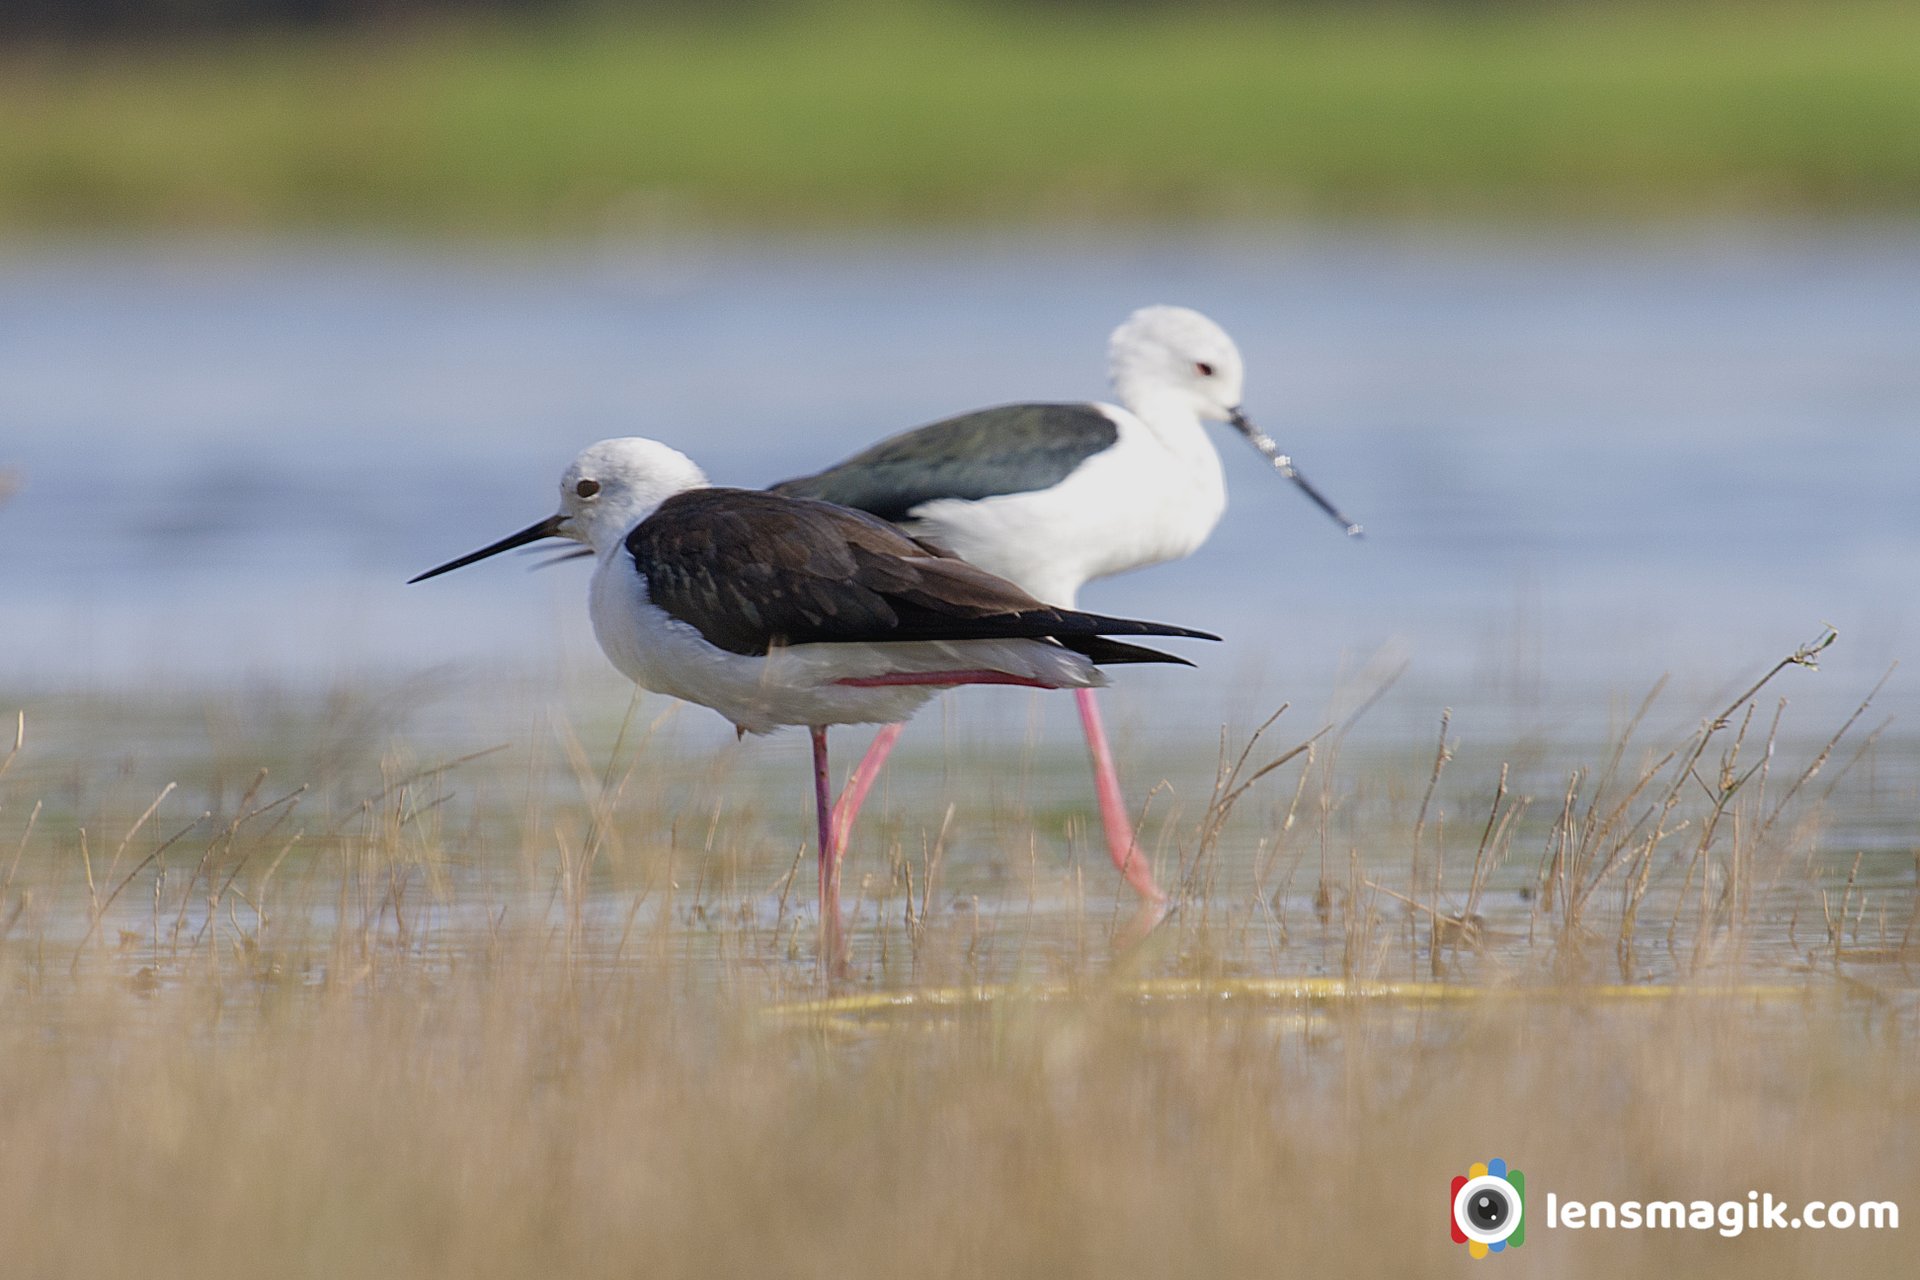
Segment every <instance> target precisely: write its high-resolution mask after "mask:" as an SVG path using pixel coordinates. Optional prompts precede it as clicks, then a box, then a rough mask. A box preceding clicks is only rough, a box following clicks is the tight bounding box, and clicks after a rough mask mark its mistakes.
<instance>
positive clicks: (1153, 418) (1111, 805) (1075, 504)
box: [772, 306, 1361, 904]
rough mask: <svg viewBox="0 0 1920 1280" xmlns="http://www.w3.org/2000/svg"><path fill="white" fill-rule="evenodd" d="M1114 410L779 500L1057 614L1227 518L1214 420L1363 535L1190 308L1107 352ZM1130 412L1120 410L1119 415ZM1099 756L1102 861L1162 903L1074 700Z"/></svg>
mask: <svg viewBox="0 0 1920 1280" xmlns="http://www.w3.org/2000/svg"><path fill="white" fill-rule="evenodd" d="M1108 367H1109V373H1110V376H1111V379H1112V383H1113V389H1114V392H1115V394H1116V395H1117V396H1118V397H1119V399H1120V404H1119V405H1112V404H1097V403H1078V404H1015V405H1005V406H1002V407H1000V408H995V409H984V410H981V411H979V412H976V413H969V414H964V415H962V416H960V417H957V418H949V419H946V420H944V421H941V422H936V423H933V424H932V425H930V426H925V427H920V428H918V429H917V430H913V431H908V432H906V433H904V434H902V435H898V436H894V437H892V438H891V439H888V440H884V441H882V442H881V443H879V444H877V445H874V446H873V447H872V448H870V449H868V450H866V451H865V452H863V453H859V454H856V455H855V456H853V457H851V458H849V459H847V460H846V461H845V462H842V463H840V464H839V465H838V466H834V467H830V468H828V469H827V470H825V471H822V472H819V473H818V474H816V475H811V476H804V477H801V478H799V479H796V480H788V481H785V482H784V483H781V484H777V485H774V486H773V487H772V492H774V493H779V494H785V495H788V496H792V497H807V498H818V499H822V500H824V501H827V502H833V503H837V504H839V505H841V506H846V507H853V508H857V509H859V510H862V511H866V512H869V513H871V514H873V515H876V516H879V517H880V518H881V519H884V520H889V521H892V522H894V523H896V524H898V525H899V526H900V527H901V528H903V529H905V530H906V531H907V532H908V533H909V534H911V535H912V536H913V537H915V538H918V539H922V540H924V541H925V542H927V543H930V544H932V545H935V546H938V547H942V548H944V549H946V550H949V551H951V552H953V553H954V554H956V555H958V556H960V557H961V558H962V559H965V560H967V561H969V562H971V563H973V564H976V565H978V566H980V567H981V568H983V569H985V570H987V571H988V572H990V573H993V574H997V575H998V576H1000V577H1002V578H1005V579H1006V580H1008V581H1009V582H1012V583H1015V584H1017V585H1018V586H1019V587H1021V588H1023V589H1024V590H1025V591H1026V592H1027V593H1028V594H1029V595H1031V596H1033V597H1034V598H1036V599H1039V600H1043V601H1045V602H1046V603H1048V604H1050V605H1054V606H1056V607H1058V608H1062V609H1072V608H1074V607H1075V604H1076V601H1077V598H1078V596H1079V592H1080V588H1081V587H1082V586H1083V585H1085V584H1086V583H1087V582H1089V581H1091V580H1092V579H1095V578H1102V577H1106V576H1107V575H1109V574H1114V573H1121V572H1124V571H1126V570H1128V569H1137V568H1140V567H1142V566H1145V565H1150V564H1159V563H1161V562H1163V561H1167V560H1177V559H1180V558H1182V557H1184V556H1189V555H1192V554H1193V553H1194V552H1195V551H1197V550H1198V549H1199V548H1200V546H1201V544H1202V543H1204V542H1205V541H1206V540H1207V537H1208V535H1210V534H1211V533H1212V532H1213V529H1214V526H1215V525H1217V524H1219V522H1220V517H1221V515H1222V513H1223V512H1225V510H1226V506H1227V488H1226V480H1225V477H1224V476H1223V474H1222V472H1221V469H1220V455H1219V454H1218V453H1217V452H1215V450H1214V447H1213V441H1212V440H1211V439H1209V438H1208V435H1207V430H1206V424H1207V423H1208V422H1224V423H1227V424H1229V425H1231V426H1232V427H1233V428H1234V429H1235V430H1236V431H1238V432H1239V433H1240V434H1241V435H1242V436H1244V437H1245V438H1246V439H1247V440H1248V442H1249V443H1251V444H1252V445H1253V447H1254V448H1256V449H1258V450H1259V451H1260V452H1261V454H1262V455H1264V456H1265V457H1266V458H1267V459H1268V461H1269V462H1271V463H1272V464H1273V466H1274V468H1275V469H1276V470H1278V471H1280V472H1281V473H1282V474H1283V475H1285V476H1286V477H1287V478H1288V479H1290V480H1292V481H1293V482H1294V483H1295V484H1296V485H1298V486H1299V487H1300V489H1301V490H1302V491H1303V492H1304V493H1305V494H1306V495H1307V497H1309V498H1311V499H1312V500H1313V502H1314V503H1315V504H1316V505H1317V506H1319V507H1320V508H1321V510H1323V511H1325V512H1326V513H1327V514H1328V515H1330V516H1332V517H1333V518H1334V519H1335V520H1337V521H1338V522H1339V523H1340V525H1341V527H1342V528H1344V529H1345V530H1346V532H1347V533H1348V534H1349V535H1353V536H1357V535H1358V534H1359V533H1360V531H1361V530H1360V526H1359V525H1358V524H1355V523H1354V522H1353V521H1351V520H1349V519H1348V518H1347V517H1346V516H1344V515H1342V514H1341V513H1340V511H1339V510H1338V509H1337V508H1335V507H1334V506H1333V504H1332V503H1330V502H1328V501H1327V500H1326V498H1324V497H1322V496H1321V494H1320V492H1319V491H1318V490H1316V489H1315V488H1314V487H1313V486H1312V485H1310V484H1308V483H1307V481H1306V478H1305V477H1304V476H1302V475H1301V474H1300V473H1299V471H1298V470H1296V469H1295V468H1294V465H1293V461H1292V459H1290V458H1289V457H1287V455H1286V454H1284V453H1282V452H1280V450H1279V448H1278V446H1276V445H1275V444H1274V442H1273V441H1272V440H1271V439H1269V438H1268V437H1267V435H1266V434H1265V433H1264V432H1262V431H1261V430H1260V429H1259V428H1258V427H1256V426H1254V424H1253V422H1252V421H1251V420H1250V419H1249V418H1248V417H1247V415H1246V414H1245V413H1244V412H1243V411H1242V409H1241V403H1240V401H1241V392H1242V389H1243V384H1244V369H1243V366H1242V362H1241V359H1240V350H1239V348H1238V347H1236V346H1235V345H1234V343H1233V339H1231V338H1229V337H1228V336H1227V335H1226V332H1225V331H1224V330H1222V329H1221V328H1220V326H1219V325H1217V324H1215V323H1214V322H1213V321H1211V320H1209V319H1208V318H1207V317H1205V316H1203V315H1201V314H1200V313H1199V312H1197V311H1193V310H1189V309H1188V308H1185V307H1167V306H1156V307H1144V308H1142V309H1140V310H1138V311H1135V312H1134V313H1133V314H1132V315H1131V316H1129V317H1127V320H1126V322H1125V323H1124V324H1122V325H1121V326H1120V327H1119V328H1118V329H1116V330H1114V332H1113V336H1112V338H1111V340H1110V341H1109V344H1108ZM1123 406H1124V407H1123ZM1074 696H1075V698H1076V700H1077V701H1078V704H1079V711H1080V719H1081V724H1082V727H1083V729H1084V730H1085V733H1086V738H1087V747H1088V750H1089V752H1090V754H1091V755H1092V759H1093V768H1094V777H1095V784H1096V789H1097V792H1098V796H1099V802H1100V814H1101V820H1102V825H1103V826H1104V827H1105V829H1106V836H1107V849H1108V852H1109V854H1110V855H1111V856H1112V858H1113V862H1114V865H1115V866H1116V867H1118V868H1119V870H1120V872H1121V874H1122V875H1124V876H1125V877H1126V879H1127V882H1128V883H1129V884H1130V885H1132V886H1133V888H1134V890H1135V891H1136V892H1138V893H1139V895H1140V896H1141V897H1142V898H1143V899H1145V900H1146V901H1147V902H1148V903H1149V904H1159V903H1161V902H1163V901H1164V898H1163V895H1162V894H1161V892H1160V889H1159V887H1158V886H1157V885H1156V884H1155V883H1154V879H1153V873H1152V870H1151V869H1150V868H1149V867H1148V865H1147V861H1146V857H1145V855H1144V854H1142V853H1141V852H1140V850H1139V848H1138V847H1137V846H1136V844H1135V842H1134V837H1133V827H1132V824H1131V821H1130V819H1129V817H1128V814H1127V808H1126V803H1125V801H1124V799H1123V798H1122V794H1121V790H1120V783H1119V779H1118V777H1117V776H1116V774H1115V772H1114V767H1113V757H1112V753H1111V751H1110V749H1109V748H1108V744H1107V737H1106V731H1105V729H1104V728H1103V727H1102V725H1101V721H1100V709H1099V704H1098V703H1097V702H1096V701H1095V699H1094V695H1093V690H1092V688H1091V687H1090V686H1083V687H1081V688H1079V689H1078V690H1077V691H1076V692H1075V695H1074ZM899 732H900V730H899V727H898V726H897V725H894V726H889V727H888V728H886V729H883V730H882V731H881V732H880V734H879V736H877V737H876V738H875V739H874V741H873V746H872V747H871V748H870V749H869V750H868V752H867V755H866V757H865V758H864V759H863V760H862V761H861V762H860V765H859V768H858V769H856V770H855V772H854V776H853V779H852V781H851V782H850V783H849V784H848V788H847V794H848V796H849V797H850V798H851V803H852V804H853V805H854V806H856V807H857V805H858V803H859V799H860V798H861V797H862V796H864V795H865V794H866V790H867V788H868V787H870V786H871V785H872V782H873V777H874V775H875V774H876V773H877V772H878V770H879V768H880V765H881V763H882V762H883V761H884V760H885V759H886V756H887V753H888V752H889V751H890V750H892V748H893V744H894V742H895V741H896V740H897V739H898V737H899Z"/></svg>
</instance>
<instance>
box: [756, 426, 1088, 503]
mask: <svg viewBox="0 0 1920 1280" xmlns="http://www.w3.org/2000/svg"><path fill="white" fill-rule="evenodd" d="M1119 438H1120V428H1119V427H1117V426H1115V425H1114V422H1113V419H1111V418H1109V417H1108V416H1107V415H1106V414H1104V413H1102V412H1101V411H1100V410H1099V409H1098V408H1096V407H1094V406H1093V405H1090V404H1010V405H1003V406H1001V407H1000V408H997V409H982V410H979V411H978V412H976V413H968V414H963V415H961V416H960V417H958V418H948V419H946V420H944V421H941V422H935V423H932V424H930V425H928V426H924V427H918V428H916V429H914V430H912V431H908V432H905V433H903V434H901V435H897V436H893V437H891V438H890V439H887V440H882V441H881V442H880V443H879V444H876V445H874V446H873V447H872V448H871V449H868V450H866V451H865V452H862V453H857V454H855V455H854V456H853V457H851V458H848V459H847V460H846V461H845V462H842V463H840V464H839V465H838V466H835V467H829V468H828V469H827V470H825V471H822V472H820V473H819V474H817V475H811V476H802V477H800V478H799V479H795V480H786V481H782V482H781V483H780V484H776V485H774V486H772V488H771V490H770V492H773V493H778V494H783V495H785V496H787V497H791V498H818V499H820V500H821V501H823V502H832V503H836V504H838V505H839V506H843V507H856V508H858V509H859V510H861V511H867V512H871V513H872V514H874V515H876V516H879V517H880V518H881V519H882V520H896V521H897V520H905V519H907V518H908V515H909V513H910V512H912V510H913V509H914V508H915V507H917V506H919V505H920V504H921V503H923V502H931V501H933V500H934V499H936V498H967V499H975V498H991V497H996V496H998V495H1000V494H1007V493H1030V492H1032V491H1033V490H1036V489H1048V488H1051V487H1052V486H1054V485H1056V484H1059V483H1060V482H1061V481H1062V480H1064V479H1066V478H1067V477H1068V476H1069V475H1071V474H1072V473H1073V471H1074V469H1075V468H1077V467H1078V466H1079V465H1080V464H1081V463H1083V462H1085V461H1086V460H1087V459H1088V458H1091V457H1092V456H1093V455H1094V454H1096V453H1099V452H1100V451H1101V450H1103V449H1108V448H1111V447H1112V446H1113V444H1114V442H1115V441H1117V440H1118V439H1119Z"/></svg>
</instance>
